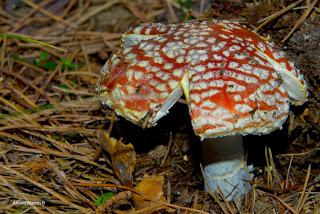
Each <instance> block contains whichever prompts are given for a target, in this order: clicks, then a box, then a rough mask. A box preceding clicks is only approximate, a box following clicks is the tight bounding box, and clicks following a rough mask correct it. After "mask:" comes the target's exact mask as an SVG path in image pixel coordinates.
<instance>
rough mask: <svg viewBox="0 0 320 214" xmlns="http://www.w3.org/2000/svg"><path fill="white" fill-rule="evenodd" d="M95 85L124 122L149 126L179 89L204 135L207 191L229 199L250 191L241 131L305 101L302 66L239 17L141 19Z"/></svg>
mask: <svg viewBox="0 0 320 214" xmlns="http://www.w3.org/2000/svg"><path fill="white" fill-rule="evenodd" d="M97 91H98V93H99V94H100V96H101V99H102V101H103V103H104V104H106V105H107V106H109V107H111V108H113V109H114V110H115V111H116V113H117V114H118V115H120V116H122V117H124V118H126V119H127V120H129V121H131V122H133V123H135V124H137V125H139V126H141V127H143V128H146V127H152V126H154V125H156V122H157V121H158V120H159V119H160V118H162V117H163V116H165V115H166V114H168V110H169V109H170V108H171V107H172V106H173V105H174V103H175V102H176V101H177V100H178V99H179V98H180V97H181V96H182V94H184V96H185V98H186V101H187V103H188V106H189V112H190V116H191V122H192V126H193V129H194V132H195V134H196V135H198V136H199V137H200V138H201V141H202V145H203V156H204V159H205V160H204V164H205V166H204V178H205V189H206V190H207V191H216V190H217V189H218V187H219V189H220V190H221V192H222V193H223V195H224V196H225V197H226V198H227V199H228V200H238V199H241V197H242V195H243V193H244V192H245V190H246V189H247V190H249V189H250V185H249V184H248V182H246V181H244V180H247V179H248V176H247V173H246V170H245V169H246V163H245V161H244V149H243V146H242V137H241V136H242V135H248V134H255V135H260V134H268V133H270V132H272V131H274V130H275V129H277V128H281V127H282V124H283V123H284V121H285V120H286V118H287V116H288V112H289V103H290V101H291V103H293V104H295V105H301V104H302V103H304V102H305V101H306V100H307V90H306V83H305V81H304V80H303V76H302V75H301V74H300V73H299V70H298V69H297V68H295V67H294V65H293V63H292V62H290V61H289V60H288V59H287V58H286V57H285V56H284V53H283V52H281V51H278V50H277V49H276V47H275V45H274V44H273V43H271V42H270V41H268V40H267V39H265V38H263V37H260V36H259V35H257V34H256V33H254V32H252V31H250V30H249V29H247V28H246V27H243V26H241V25H240V24H239V23H237V22H231V21H221V20H212V21H202V22H201V21H196V22H189V23H180V24H171V25H164V24H154V23H147V24H141V25H139V26H137V27H133V28H131V29H129V30H128V31H127V32H126V33H125V34H124V35H123V38H122V46H121V49H120V50H119V51H118V52H117V53H115V54H114V55H113V56H112V57H111V58H110V59H109V60H108V61H107V62H106V64H105V66H104V67H103V69H102V71H101V76H100V78H99V81H98V87H97Z"/></svg>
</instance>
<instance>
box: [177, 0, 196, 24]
mask: <svg viewBox="0 0 320 214" xmlns="http://www.w3.org/2000/svg"><path fill="white" fill-rule="evenodd" d="M176 2H177V3H178V4H179V5H180V7H181V13H182V14H181V17H180V18H183V19H184V20H190V19H193V17H192V16H191V15H190V14H189V13H188V12H186V11H190V9H191V8H192V5H193V2H192V0H176Z"/></svg>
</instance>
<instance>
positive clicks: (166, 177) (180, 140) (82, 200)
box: [0, 0, 320, 213]
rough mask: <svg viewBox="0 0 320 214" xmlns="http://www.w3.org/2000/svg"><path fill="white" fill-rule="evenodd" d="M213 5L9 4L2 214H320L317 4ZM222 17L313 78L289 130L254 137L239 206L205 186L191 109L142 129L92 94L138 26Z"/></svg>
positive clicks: (203, 0) (0, 77) (4, 23)
mask: <svg viewBox="0 0 320 214" xmlns="http://www.w3.org/2000/svg"><path fill="white" fill-rule="evenodd" d="M210 2H211V1H209V0H198V1H192V0H177V1H176V0H132V1H130V0H106V1H103V0H69V1H68V0H45V1H33V0H5V1H0V95H1V96H0V124H1V125H0V213H93V212H96V213H320V167H319V165H320V72H319V68H320V2H318V1H317V0H298V1H295V0H281V1H276V0H269V1H265V0H260V1H259V0H257V1H241V0H226V1H222V0H217V1H212V2H214V3H210ZM213 18H215V19H228V20H236V21H239V22H241V23H242V24H244V25H246V26H248V27H249V28H251V29H255V30H257V32H258V33H259V34H261V35H262V36H265V37H270V39H271V40H273V41H274V42H275V43H276V44H277V45H278V46H279V48H281V49H283V50H284V51H285V52H286V53H287V55H288V57H289V58H290V59H291V60H292V61H293V62H294V63H295V65H297V66H298V67H299V68H300V69H301V73H302V74H303V75H304V77H305V79H306V81H307V83H308V91H309V99H308V102H307V103H305V104H304V105H302V106H297V107H291V112H290V115H289V117H288V120H287V121H286V124H285V125H284V127H283V129H282V130H279V131H275V132H273V133H271V134H270V135H267V136H251V137H246V138H245V146H246V148H247V151H248V161H249V163H252V164H253V165H254V167H255V168H254V169H255V170H254V179H253V180H252V183H253V185H252V187H253V189H252V191H251V193H250V194H249V195H247V196H245V197H244V199H243V201H242V202H241V205H239V204H235V203H232V202H227V201H226V200H225V198H224V197H222V196H221V195H220V194H218V193H207V192H204V191H203V178H202V173H201V167H200V166H201V147H200V141H199V139H198V138H197V137H196V136H195V135H194V133H193V131H192V127H191V124H190V118H189V116H188V109H187V106H186V105H185V104H182V103H177V104H176V105H175V106H174V107H173V108H172V109H171V110H170V114H169V115H168V116H167V117H166V118H164V119H162V120H160V121H159V123H158V125H157V126H156V127H153V128H151V129H147V130H142V129H141V128H138V127H136V126H135V125H133V124H131V123H129V122H126V121H125V120H124V119H122V118H120V117H115V115H114V113H113V112H112V110H111V109H108V108H107V107H105V106H102V105H101V102H100V100H99V99H98V97H97V94H96V91H95V88H96V82H97V78H98V77H99V73H100V69H101V68H102V66H103V64H104V63H105V62H106V60H107V59H108V58H109V57H110V55H111V54H112V53H113V52H114V51H116V50H117V49H118V48H119V47H120V46H119V45H120V39H121V36H122V33H123V32H125V31H126V30H127V29H128V28H129V27H130V26H134V25H137V24H139V23H144V22H162V23H176V22H183V21H188V20H192V19H213ZM111 128H112V131H111ZM101 130H106V132H102V131H101ZM114 142H116V144H113V143H114ZM129 143H131V144H129ZM132 145H133V146H132ZM124 150H125V151H127V153H126V154H125V155H123V153H121V152H122V151H124ZM128 157H130V159H128ZM117 158H120V159H121V160H125V161H128V164H129V167H128V168H129V170H128V171H127V172H125V173H120V171H121V170H122V169H119V168H117V167H118V166H117V165H116V164H115V161H114V160H115V159H117ZM130 170H131V171H130ZM132 171H133V173H132ZM126 173H127V174H126ZM125 176H129V178H128V177H125ZM131 178H132V181H131ZM148 178H149V179H148ZM125 181H126V182H125ZM141 192H143V193H144V194H143V195H141ZM27 201H29V202H28V203H29V204H23V202H27ZM31 202H32V203H31ZM30 203H31V204H30Z"/></svg>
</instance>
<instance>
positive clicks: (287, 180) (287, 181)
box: [285, 155, 293, 189]
mask: <svg viewBox="0 0 320 214" xmlns="http://www.w3.org/2000/svg"><path fill="white" fill-rule="evenodd" d="M292 160H293V155H291V157H290V162H289V167H288V171H287V176H286V186H285V187H286V189H287V188H288V183H289V174H290V169H291V164H292Z"/></svg>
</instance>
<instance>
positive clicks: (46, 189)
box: [0, 163, 89, 213]
mask: <svg viewBox="0 0 320 214" xmlns="http://www.w3.org/2000/svg"><path fill="white" fill-rule="evenodd" d="M0 168H2V169H4V170H7V171H8V172H11V173H13V174H15V175H17V176H19V177H20V178H23V179H24V180H26V181H28V182H30V183H32V184H33V185H35V186H37V187H39V188H41V189H43V190H44V191H46V192H47V193H49V194H51V195H53V196H54V197H56V198H58V199H59V200H60V201H61V202H63V203H64V204H65V205H69V206H71V207H73V208H75V209H77V210H79V211H81V212H83V213H88V212H89V209H88V208H84V207H81V206H79V205H77V204H74V203H72V202H71V201H69V200H68V199H67V198H66V197H64V196H63V195H61V194H59V193H58V192H56V191H54V190H52V189H50V188H48V187H46V186H44V185H42V184H40V183H38V182H36V181H34V180H33V179H31V178H29V177H27V176H25V175H24V174H22V173H20V172H18V171H16V170H14V169H12V168H10V167H7V166H5V165H3V164H1V163H0Z"/></svg>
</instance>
